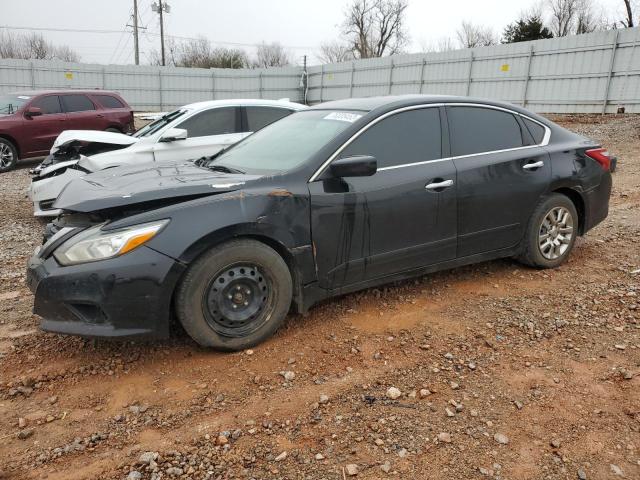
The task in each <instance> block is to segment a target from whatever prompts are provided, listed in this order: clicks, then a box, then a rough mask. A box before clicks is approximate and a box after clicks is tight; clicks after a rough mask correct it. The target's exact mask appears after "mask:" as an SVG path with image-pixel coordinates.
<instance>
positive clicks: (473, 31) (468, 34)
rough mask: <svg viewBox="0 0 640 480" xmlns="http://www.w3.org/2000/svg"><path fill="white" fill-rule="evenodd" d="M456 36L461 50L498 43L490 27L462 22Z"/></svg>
mask: <svg viewBox="0 0 640 480" xmlns="http://www.w3.org/2000/svg"><path fill="white" fill-rule="evenodd" d="M456 36H457V37H458V42H459V43H460V46H461V47H462V48H474V47H488V46H489V45H495V44H496V43H498V41H497V39H496V36H495V34H494V33H493V30H491V28H490V27H485V26H482V25H475V24H473V23H471V22H468V21H463V22H462V24H461V25H460V28H459V29H458V31H457V32H456Z"/></svg>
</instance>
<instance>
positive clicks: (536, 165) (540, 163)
mask: <svg viewBox="0 0 640 480" xmlns="http://www.w3.org/2000/svg"><path fill="white" fill-rule="evenodd" d="M543 166H544V162H543V161H542V160H539V161H537V162H534V163H527V164H525V165H523V166H522V168H524V169H525V170H533V169H535V168H540V167H543Z"/></svg>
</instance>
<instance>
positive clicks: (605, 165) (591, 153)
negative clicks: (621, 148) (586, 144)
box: [584, 148, 611, 172]
mask: <svg viewBox="0 0 640 480" xmlns="http://www.w3.org/2000/svg"><path fill="white" fill-rule="evenodd" d="M584 153H585V154H586V155H587V156H588V157H589V158H593V159H594V160H595V161H596V162H598V163H599V164H600V166H601V167H602V169H603V170H604V171H605V172H608V171H609V169H610V168H611V157H609V152H607V150H606V149H604V148H592V149H591V150H587V151H586V152H584Z"/></svg>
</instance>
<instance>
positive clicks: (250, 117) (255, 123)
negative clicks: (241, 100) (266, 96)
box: [245, 107, 292, 132]
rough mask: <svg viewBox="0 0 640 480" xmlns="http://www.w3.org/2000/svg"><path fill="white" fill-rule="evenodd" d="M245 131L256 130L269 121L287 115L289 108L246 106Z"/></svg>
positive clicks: (271, 121)
mask: <svg viewBox="0 0 640 480" xmlns="http://www.w3.org/2000/svg"><path fill="white" fill-rule="evenodd" d="M245 111H246V112H247V132H256V131H258V130H260V129H261V128H262V127H266V126H267V125H269V124H270V123H273V122H275V121H276V120H280V119H281V118H283V117H286V116H287V115H289V114H290V113H292V112H291V110H287V109H284V108H273V107H246V108H245Z"/></svg>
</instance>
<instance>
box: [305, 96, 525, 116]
mask: <svg viewBox="0 0 640 480" xmlns="http://www.w3.org/2000/svg"><path fill="white" fill-rule="evenodd" d="M430 103H478V104H482V105H492V106H496V107H502V108H507V109H509V110H513V111H516V112H521V113H525V114H527V115H532V113H531V112H529V111H527V110H524V109H522V108H520V107H518V106H517V105H513V104H511V103H506V102H500V101H496V100H490V99H487V98H474V97H463V96H456V95H389V96H384V97H365V98H349V99H344V100H333V101H330V102H325V103H320V104H318V105H315V106H313V107H311V109H312V110H361V111H365V112H371V111H373V110H376V109H379V108H380V109H385V110H387V109H391V108H394V109H395V108H402V107H409V106H413V105H427V104H430Z"/></svg>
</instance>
